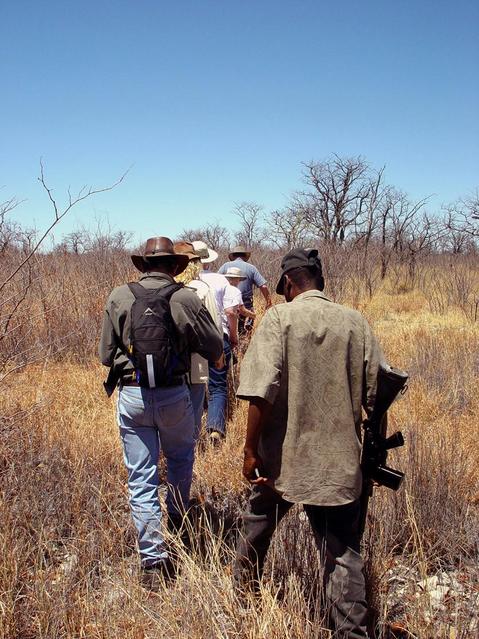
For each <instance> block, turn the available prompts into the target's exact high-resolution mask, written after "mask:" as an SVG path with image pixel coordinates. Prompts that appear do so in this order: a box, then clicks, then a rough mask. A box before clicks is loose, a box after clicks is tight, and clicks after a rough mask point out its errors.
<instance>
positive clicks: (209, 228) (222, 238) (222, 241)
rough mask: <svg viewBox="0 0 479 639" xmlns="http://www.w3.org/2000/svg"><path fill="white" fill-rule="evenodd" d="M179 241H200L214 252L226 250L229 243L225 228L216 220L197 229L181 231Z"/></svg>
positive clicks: (228, 233) (227, 232) (228, 235)
mask: <svg viewBox="0 0 479 639" xmlns="http://www.w3.org/2000/svg"><path fill="white" fill-rule="evenodd" d="M179 239H180V240H185V241H186V242H194V241H195V240H201V241H202V242H205V243H206V244H207V245H208V246H209V247H210V248H212V249H214V250H215V251H218V250H221V249H226V248H227V247H228V245H229V242H230V232H229V231H228V229H227V228H226V227H225V226H222V225H221V224H220V223H219V222H218V220H215V221H214V222H210V223H209V224H206V226H202V227H200V228H197V229H183V231H181V233H180V236H179Z"/></svg>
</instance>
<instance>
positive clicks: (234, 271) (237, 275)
mask: <svg viewBox="0 0 479 639" xmlns="http://www.w3.org/2000/svg"><path fill="white" fill-rule="evenodd" d="M223 275H224V276H225V277H226V279H227V280H228V282H229V283H230V284H231V285H232V286H238V284H239V283H240V282H241V281H243V280H245V279H246V275H245V274H244V273H243V271H242V270H241V269H239V268H236V266H230V267H229V268H228V269H227V271H226V273H223Z"/></svg>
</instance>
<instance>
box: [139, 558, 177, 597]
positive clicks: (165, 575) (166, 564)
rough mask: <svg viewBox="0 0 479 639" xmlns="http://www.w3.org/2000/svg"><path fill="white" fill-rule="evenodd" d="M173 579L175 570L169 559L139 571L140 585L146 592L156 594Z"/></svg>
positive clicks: (161, 560)
mask: <svg viewBox="0 0 479 639" xmlns="http://www.w3.org/2000/svg"><path fill="white" fill-rule="evenodd" d="M174 578H175V568H174V566H173V563H172V561H171V559H169V558H168V559H160V561H157V562H156V563H155V564H152V565H151V566H146V567H144V568H142V569H141V575H140V584H141V586H142V587H143V588H145V589H146V590H151V592H158V591H159V590H160V589H161V587H162V586H164V585H165V584H167V583H168V582H169V581H172V580H173V579H174Z"/></svg>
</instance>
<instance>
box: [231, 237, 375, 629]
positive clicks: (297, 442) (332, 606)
mask: <svg viewBox="0 0 479 639" xmlns="http://www.w3.org/2000/svg"><path fill="white" fill-rule="evenodd" d="M281 269H282V273H281V278H280V280H279V283H278V286H277V289H276V292H277V293H278V294H280V295H284V296H285V298H286V301H287V302H290V303H289V304H278V305H276V306H274V307H273V308H272V309H270V310H269V311H268V312H267V313H266V315H265V316H264V319H263V321H262V322H261V324H260V325H259V327H258V328H257V330H256V332H255V334H254V335H253V338H252V340H251V343H250V345H249V348H248V350H247V352H246V355H245V357H244V360H243V362H242V366H241V379H240V386H239V389H238V396H239V397H240V398H243V399H247V400H249V412H248V424H247V434H246V442H245V448H244V465H243V474H244V476H245V477H246V478H247V479H248V480H249V481H250V482H251V484H252V485H253V489H252V493H251V496H250V500H249V507H248V509H247V511H246V512H245V514H244V518H243V536H242V537H241V539H240V542H239V545H238V549H237V560H236V565H235V576H236V579H237V582H238V583H239V584H241V585H245V584H248V583H251V584H252V585H253V586H254V585H257V583H258V581H259V579H260V577H261V574H262V569H263V564H264V560H265V556H266V553H267V550H268V547H269V544H270V540H271V537H272V535H273V533H274V530H275V528H276V526H277V524H278V523H279V521H280V520H281V519H282V517H283V516H284V515H285V514H286V513H287V512H288V510H289V509H290V508H291V506H292V505H293V504H295V503H297V504H302V505H303V507H304V510H305V512H306V515H307V517H308V519H309V522H310V524H311V527H312V528H313V531H314V536H315V540H316V543H317V546H318V550H319V552H320V554H321V557H322V562H323V566H324V586H325V595H326V599H327V603H328V605H329V613H330V623H331V626H332V629H334V630H335V634H334V636H335V637H344V638H346V637H348V638H349V639H353V638H355V639H358V638H364V637H367V631H366V612H367V609H366V602H365V584H364V576H363V562H362V559H361V556H360V554H359V551H360V547H359V546H360V530H359V496H360V493H361V469H360V449H361V443H360V438H359V435H360V427H361V421H362V408H365V409H366V410H369V409H371V408H372V405H373V401H374V397H375V393H376V379H377V372H378V367H379V364H380V361H381V360H382V353H381V350H380V348H379V346H378V344H377V342H376V339H375V337H374V335H373V334H372V332H371V329H370V328H369V325H368V323H367V322H366V320H365V319H364V318H363V317H362V316H361V315H360V314H359V313H358V312H357V311H354V310H352V309H349V308H346V307H344V306H340V305H339V304H334V303H333V302H331V301H330V300H329V299H328V298H327V297H326V296H325V295H324V293H323V292H322V291H323V288H324V280H323V275H322V269H321V262H320V259H319V257H318V251H317V250H316V249H299V248H298V249H294V250H292V251H290V252H289V253H288V254H287V255H286V256H285V257H284V258H283V261H282V263H281Z"/></svg>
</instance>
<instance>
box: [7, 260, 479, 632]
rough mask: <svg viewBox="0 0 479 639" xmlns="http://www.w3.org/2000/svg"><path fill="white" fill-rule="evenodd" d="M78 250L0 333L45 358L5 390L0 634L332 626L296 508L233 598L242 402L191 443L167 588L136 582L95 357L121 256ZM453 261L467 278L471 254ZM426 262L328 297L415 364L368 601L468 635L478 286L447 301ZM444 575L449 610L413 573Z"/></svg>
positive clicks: (46, 267) (372, 535)
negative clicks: (187, 536) (192, 523)
mask: <svg viewBox="0 0 479 639" xmlns="http://www.w3.org/2000/svg"><path fill="white" fill-rule="evenodd" d="M77 258H78V261H79V260H80V257H79V256H71V255H70V256H62V255H56V256H49V257H44V258H43V257H42V258H38V259H39V262H38V263H37V265H36V268H37V269H39V268H40V267H41V269H42V278H41V287H42V290H41V291H40V292H39V293H38V292H37V293H35V295H34V294H33V292H32V291H33V290H34V289H33V288H31V289H30V290H29V293H28V295H29V296H30V297H29V301H30V306H29V308H30V310H29V314H23V315H19V316H18V317H17V319H16V321H17V326H18V328H17V330H16V331H13V332H12V334H11V339H12V340H14V339H17V340H18V343H17V344H14V343H13V342H12V345H10V346H9V348H10V349H11V347H12V346H13V347H15V348H16V350H17V352H21V349H22V348H24V349H25V350H26V349H30V351H28V350H26V352H27V353H28V352H34V353H38V354H39V356H40V355H41V358H42V360H41V362H37V363H31V364H29V365H28V366H27V367H26V368H23V369H21V370H18V371H16V372H14V373H12V374H9V375H8V376H7V377H5V379H4V381H3V383H2V388H1V391H0V415H1V416H2V417H1V422H0V425H1V449H0V472H1V488H0V521H1V522H2V523H1V530H0V638H1V639H30V638H32V639H33V638H34V637H35V638H42V639H57V638H58V639H60V638H62V639H63V638H71V639H73V638H75V639H76V638H88V639H90V638H91V639H93V638H95V639H96V638H98V639H100V638H101V639H107V638H108V639H113V638H116V637H122V638H123V637H124V638H131V639H147V638H151V639H153V638H157V637H158V638H163V637H164V638H166V637H168V638H169V639H171V638H175V637H178V638H179V637H184V636H189V637H191V639H200V638H201V639H203V638H205V639H209V638H218V639H219V638H233V637H234V638H238V639H239V638H245V639H246V638H248V639H253V638H265V639H270V638H273V639H274V638H278V639H279V638H281V639H282V638H291V639H292V638H295V639H312V638H314V637H328V636H329V633H328V632H327V631H326V630H322V629H321V628H322V625H323V624H322V615H323V611H321V610H320V609H319V606H318V605H317V601H318V597H317V594H318V593H317V592H316V590H315V576H317V573H318V570H319V567H318V566H317V556H316V551H315V549H314V546H313V543H312V539H311V534H310V531H309V529H308V524H307V522H306V521H304V519H303V518H302V517H301V513H300V511H296V510H293V512H292V513H291V514H290V515H288V517H287V518H286V520H285V521H284V522H283V523H282V524H281V527H280V529H279V530H278V534H277V536H276V539H275V542H274V545H273V548H272V549H271V553H270V558H269V563H268V566H269V568H268V570H267V577H266V579H265V582H264V584H263V590H262V594H261V598H260V599H259V600H258V601H255V602H250V605H248V606H245V605H244V603H243V604H242V603H241V602H239V601H238V599H237V598H236V596H235V594H234V592H233V589H232V583H231V576H230V564H231V558H232V553H233V545H234V544H233V539H234V534H235V526H236V523H237V518H238V516H239V513H240V511H241V507H242V505H243V503H244V499H245V494H246V491H247V487H246V486H245V484H244V483H243V482H242V480H241V448H242V440H243V435H244V428H245V406H244V405H242V404H240V405H239V406H237V407H236V410H235V412H234V415H233V416H232V419H231V420H230V422H229V430H228V437H227V440H226V442H225V444H224V446H223V447H222V448H221V449H220V450H210V449H203V450H200V451H199V452H198V455H197V460H196V466H195V479H194V487H193V494H194V495H195V496H196V498H197V502H198V504H199V505H198V508H197V512H198V517H197V526H196V536H197V539H198V547H197V549H196V552H194V553H193V554H192V556H187V555H186V554H183V555H182V560H181V572H180V575H179V577H178V579H177V581H176V583H175V584H174V585H170V586H168V588H166V589H165V590H164V591H162V592H160V593H159V594H148V593H146V592H145V591H144V590H142V589H141V588H140V587H139V585H138V583H137V579H136V577H137V570H138V566H137V555H136V550H135V537H134V531H133V527H132V524H131V522H130V517H129V511H128V505H127V495H126V485H125V482H126V473H125V470H124V468H123V462H122V455H121V448H120V442H119V437H118V433H117V427H116V423H115V414H114V413H115V411H114V402H113V401H110V400H108V399H107V398H106V396H105V395H104V393H103V390H102V386H101V381H102V379H103V376H104V371H103V370H101V367H100V366H99V365H98V364H97V363H96V362H95V359H94V354H93V348H94V345H95V343H96V340H97V337H98V323H99V318H100V316H101V309H102V306H103V301H104V298H105V295H106V293H107V291H108V289H109V288H110V287H111V286H112V285H113V284H115V283H117V282H121V281H125V280H126V279H128V269H127V267H126V261H123V258H122V260H118V259H115V258H114V256H113V257H111V258H109V259H110V261H109V262H108V263H106V262H105V261H101V260H98V259H95V260H93V259H92V260H91V262H89V261H88V256H84V257H83V258H82V260H81V266H80V265H79V264H75V260H77ZM123 264H125V267H123ZM461 268H463V269H464V273H465V274H466V275H467V278H469V279H467V281H468V282H469V280H470V281H471V282H472V284H471V286H473V287H474V286H475V289H474V290H475V291H477V287H478V273H477V263H476V265H475V266H474V264H472V266H471V264H470V263H468V262H465V263H464V264H463V266H461ZM427 269H429V270H427ZM398 273H399V274H396V275H397V277H399V275H400V272H399V271H398ZM421 273H422V275H423V276H422V278H420V279H419V281H418V283H417V284H418V285H417V287H415V288H411V287H410V286H409V287H403V288H402V287H401V284H400V282H399V281H393V279H392V278H391V277H390V278H388V279H386V280H385V281H384V282H383V283H382V284H381V285H378V286H377V290H375V292H374V294H373V295H372V297H370V296H369V295H366V294H364V295H363V294H361V295H360V296H358V286H357V285H356V286H354V282H353V284H352V285H351V286H350V287H349V288H348V287H343V288H341V290H340V294H338V297H339V298H340V299H342V300H344V301H345V302H346V303H350V304H353V305H354V306H356V307H358V308H359V309H360V310H361V311H362V312H364V313H365V315H366V316H367V317H368V319H369V320H370V322H371V324H372V325H373V327H374V329H375V332H376V334H377V335H378V337H379V339H380V341H381V343H382V345H383V347H384V350H385V352H386V354H387V357H388V359H389V361H390V362H391V363H393V364H394V365H396V366H400V367H402V368H404V369H406V370H408V371H409V373H410V376H411V381H410V385H409V391H408V393H407V394H406V395H405V397H403V398H401V399H400V401H398V402H397V404H395V405H394V407H393V409H392V410H391V420H390V427H391V429H396V428H399V429H401V430H402V431H403V433H404V435H405V437H406V441H407V446H406V447H405V448H404V449H400V450H399V451H397V452H395V453H393V454H392V455H391V458H390V463H391V465H392V466H394V467H398V468H401V469H403V470H405V471H406V473H407V481H406V484H405V487H404V488H403V489H401V490H400V492H398V493H397V494H394V493H391V492H389V491H387V490H385V489H379V490H377V491H376V492H375V495H374V498H373V500H372V503H371V511H370V517H369V522H368V529H367V532H366V535H365V540H364V554H365V558H366V567H367V576H368V589H369V600H370V604H371V609H372V623H373V624H374V625H375V626H376V629H377V634H378V636H380V637H388V636H389V637H393V636H397V637H400V636H401V637H420V638H421V639H422V638H424V639H427V638H431V639H432V638H436V637H440V638H446V637H447V638H451V637H457V638H459V637H461V638H463V639H465V638H468V637H473V636H475V633H476V632H477V607H478V603H479V600H478V594H479V585H478V580H477V577H478V575H477V569H476V561H477V540H478V532H479V526H478V501H479V491H478V474H479V473H478V468H479V463H478V462H479V460H478V454H477V449H476V441H477V435H478V426H477V425H478V423H479V397H478V393H477V380H478V373H479V358H478V353H479V331H478V324H477V322H476V321H474V320H475V317H474V316H473V314H472V313H471V310H470V309H471V308H472V306H471V307H470V306H469V304H470V303H471V304H472V302H473V301H474V299H476V298H471V300H472V301H471V300H470V299H469V298H468V299H467V300H466V301H465V302H464V303H463V304H462V305H461V303H460V299H459V298H458V297H457V296H456V298H454V295H453V293H451V291H454V290H455V289H454V286H453V276H454V274H453V273H452V271H451V269H449V270H444V269H443V268H442V267H437V268H436V267H435V266H434V264H433V265H432V266H429V267H424V268H423V270H422V271H421ZM131 275H132V274H131V273H130V276H131ZM433 276H434V278H435V279H433ZM447 277H449V278H450V282H451V285H450V286H448V287H444V286H443V288H445V290H446V293H444V292H442V293H441V290H442V289H440V288H439V287H440V286H441V285H443V283H444V281H446V280H445V279H444V278H447ZM438 282H439V284H438ZM457 286H458V285H456V287H457ZM463 288H464V286H462V289H461V290H463ZM35 290H37V289H35ZM447 295H449V297H447ZM438 299H439V300H440V304H439V306H438V305H437V304H438V302H437V300H438ZM441 300H442V301H441ZM22 308H23V307H22ZM30 316H32V317H33V319H31V317H30ZM21 322H23V323H24V324H23V326H22V324H21ZM19 336H20V337H19ZM20 338H21V339H20ZM52 340H53V343H54V344H56V345H59V346H61V347H62V348H64V350H63V351H61V353H60V354H59V353H58V349H55V348H51V347H50V352H51V355H50V356H49V355H48V352H49V351H48V349H47V350H46V352H45V349H44V346H45V344H48V345H51V344H52ZM55 340H56V341H55ZM5 344H6V341H5V340H4V345H5ZM4 352H6V350H5V351H4ZM60 355H61V359H60ZM26 361H28V357H27V356H26ZM12 366H13V364H12ZM5 370H8V366H7V368H6V369H5ZM172 543H175V542H174V540H172ZM440 573H447V574H454V578H455V579H456V582H455V583H459V584H461V590H460V591H459V590H458V589H457V588H455V589H454V588H453V589H452V590H451V592H449V593H446V595H445V597H444V601H445V602H446V604H447V605H445V606H444V608H441V607H438V606H436V605H435V602H434V597H433V594H432V593H431V592H430V591H429V590H428V588H424V587H422V586H421V585H419V584H421V583H425V581H424V580H425V579H427V578H430V577H431V576H434V575H437V574H440ZM391 627H392V628H395V630H394V631H393V630H392V629H391ZM388 628H389V629H388ZM401 629H402V630H401ZM393 632H394V634H393Z"/></svg>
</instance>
